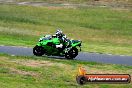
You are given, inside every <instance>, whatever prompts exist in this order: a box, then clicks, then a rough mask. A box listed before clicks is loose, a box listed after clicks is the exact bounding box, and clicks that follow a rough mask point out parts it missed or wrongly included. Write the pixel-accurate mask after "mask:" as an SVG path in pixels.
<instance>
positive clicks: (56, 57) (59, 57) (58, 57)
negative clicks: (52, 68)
mask: <svg viewBox="0 0 132 88" xmlns="http://www.w3.org/2000/svg"><path fill="white" fill-rule="evenodd" d="M42 57H46V58H52V59H63V60H75V59H66V58H65V57H61V56H46V55H43V56H42Z"/></svg>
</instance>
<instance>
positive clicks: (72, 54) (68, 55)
mask: <svg viewBox="0 0 132 88" xmlns="http://www.w3.org/2000/svg"><path fill="white" fill-rule="evenodd" d="M77 55H78V49H77V48H72V49H71V50H69V51H68V52H67V53H65V57H66V58H67V59H73V58H75V57H76V56H77Z"/></svg>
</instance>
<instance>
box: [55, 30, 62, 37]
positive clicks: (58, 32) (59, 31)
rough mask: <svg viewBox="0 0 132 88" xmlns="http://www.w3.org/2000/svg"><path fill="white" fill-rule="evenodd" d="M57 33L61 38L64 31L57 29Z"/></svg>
mask: <svg viewBox="0 0 132 88" xmlns="http://www.w3.org/2000/svg"><path fill="white" fill-rule="evenodd" d="M55 34H56V36H57V37H58V38H61V37H62V36H63V33H62V31H61V30H57V31H56V33H55Z"/></svg>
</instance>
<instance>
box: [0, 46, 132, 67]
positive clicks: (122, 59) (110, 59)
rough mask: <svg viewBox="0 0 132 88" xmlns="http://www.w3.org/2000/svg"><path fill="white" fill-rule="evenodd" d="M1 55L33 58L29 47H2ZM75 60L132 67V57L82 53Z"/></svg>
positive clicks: (0, 47) (0, 48)
mask: <svg viewBox="0 0 132 88" xmlns="http://www.w3.org/2000/svg"><path fill="white" fill-rule="evenodd" d="M0 53H5V54H9V55H17V56H33V53H32V48H27V47H16V46H0ZM52 58H53V59H54V58H60V57H52ZM62 59H63V58H62ZM75 59H76V60H82V61H93V62H101V63H112V64H122V65H131V66H132V56H123V55H110V54H98V53H87V52H80V53H79V55H78V56H77V57H76V58H75Z"/></svg>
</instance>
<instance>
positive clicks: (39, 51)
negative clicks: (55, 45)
mask: <svg viewBox="0 0 132 88" xmlns="http://www.w3.org/2000/svg"><path fill="white" fill-rule="evenodd" d="M33 54H34V55H36V56H42V55H43V54H44V49H43V47H42V46H35V47H34V48H33Z"/></svg>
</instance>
